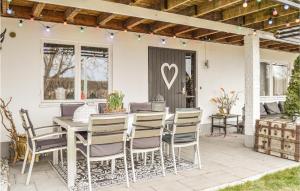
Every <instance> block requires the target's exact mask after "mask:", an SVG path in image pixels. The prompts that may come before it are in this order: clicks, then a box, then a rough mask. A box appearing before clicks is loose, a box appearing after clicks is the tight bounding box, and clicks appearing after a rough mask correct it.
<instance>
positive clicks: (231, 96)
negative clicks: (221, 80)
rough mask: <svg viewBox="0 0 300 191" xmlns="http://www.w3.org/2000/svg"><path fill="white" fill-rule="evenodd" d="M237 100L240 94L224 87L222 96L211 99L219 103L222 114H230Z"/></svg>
mask: <svg viewBox="0 0 300 191" xmlns="http://www.w3.org/2000/svg"><path fill="white" fill-rule="evenodd" d="M237 100H238V94H237V93H236V92H235V91H230V92H229V93H227V92H226V91H225V90H224V88H221V96H219V97H215V98H212V99H211V101H212V102H213V103H214V104H216V105H217V107H218V110H219V114H221V115H229V114H230V112H231V109H232V107H233V106H234V105H235V104H236V101H237Z"/></svg>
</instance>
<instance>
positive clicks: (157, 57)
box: [148, 47, 196, 112]
mask: <svg viewBox="0 0 300 191" xmlns="http://www.w3.org/2000/svg"><path fill="white" fill-rule="evenodd" d="M195 55H196V53H195V52H193V51H187V50H177V49H167V48H158V47H149V48H148V83H149V91H148V92H149V101H152V100H153V99H154V98H155V96H157V95H158V94H160V95H162V96H163V97H164V99H165V100H166V104H167V106H168V107H169V108H170V111H171V112H174V111H175V109H176V108H185V107H195Z"/></svg>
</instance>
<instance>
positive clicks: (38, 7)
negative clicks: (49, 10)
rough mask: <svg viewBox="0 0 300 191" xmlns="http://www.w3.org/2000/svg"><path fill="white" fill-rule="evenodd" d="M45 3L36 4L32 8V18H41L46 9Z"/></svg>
mask: <svg viewBox="0 0 300 191" xmlns="http://www.w3.org/2000/svg"><path fill="white" fill-rule="evenodd" d="M45 6H46V4H45V3H35V4H34V6H33V8H32V16H33V17H40V15H41V13H42V11H43V9H44V8H45Z"/></svg>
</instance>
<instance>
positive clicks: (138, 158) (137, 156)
mask: <svg viewBox="0 0 300 191" xmlns="http://www.w3.org/2000/svg"><path fill="white" fill-rule="evenodd" d="M136 160H137V161H139V160H140V157H139V153H136Z"/></svg>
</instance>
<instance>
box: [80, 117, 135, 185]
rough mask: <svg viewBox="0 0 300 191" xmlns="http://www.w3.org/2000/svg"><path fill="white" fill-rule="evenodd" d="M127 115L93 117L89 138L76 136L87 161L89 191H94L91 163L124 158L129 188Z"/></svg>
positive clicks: (89, 128) (89, 127)
mask: <svg viewBox="0 0 300 191" xmlns="http://www.w3.org/2000/svg"><path fill="white" fill-rule="evenodd" d="M127 121H128V119H127V115H125V114H116V115H92V116H91V117H90V120H89V125H88V132H87V137H84V136H82V134H79V133H78V134H76V136H77V137H78V139H79V140H80V142H81V143H80V144H78V145H77V148H78V149H79V151H80V152H81V153H82V154H83V156H85V157H86V159H87V167H88V182H89V190H90V191H91V190H92V180H91V162H94V161H107V160H111V161H112V164H113V161H114V160H116V159H118V158H123V160H124V169H125V175H126V183H127V187H129V177H128V169H127V159H126V138H127Z"/></svg>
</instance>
